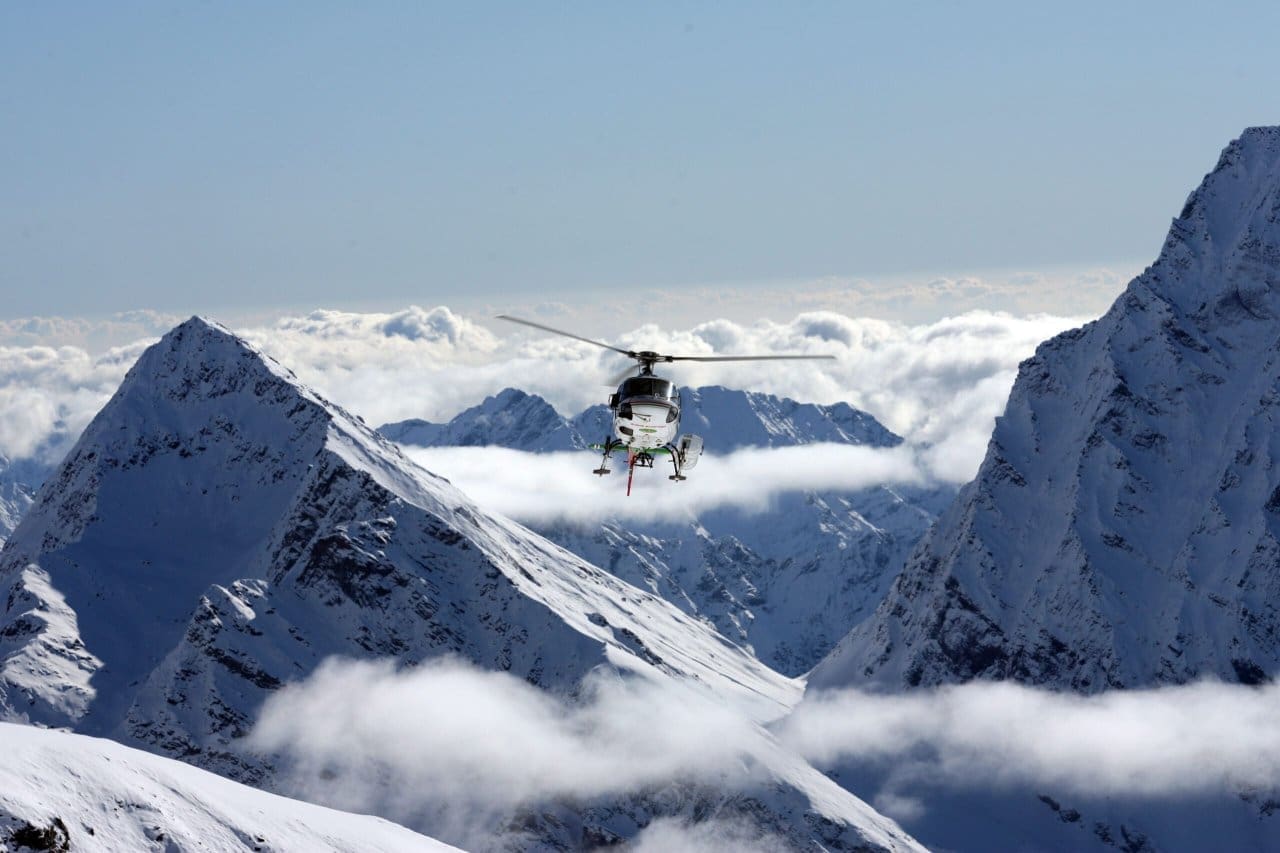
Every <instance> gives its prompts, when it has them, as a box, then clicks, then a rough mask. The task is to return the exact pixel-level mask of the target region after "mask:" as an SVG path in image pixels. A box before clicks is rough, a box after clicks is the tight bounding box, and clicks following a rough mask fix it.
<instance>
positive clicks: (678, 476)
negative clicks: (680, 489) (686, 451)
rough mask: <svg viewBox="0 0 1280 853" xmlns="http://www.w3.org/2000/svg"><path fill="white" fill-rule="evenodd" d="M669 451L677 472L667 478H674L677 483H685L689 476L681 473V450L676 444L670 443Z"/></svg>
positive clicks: (672, 464) (672, 465)
mask: <svg viewBox="0 0 1280 853" xmlns="http://www.w3.org/2000/svg"><path fill="white" fill-rule="evenodd" d="M667 451H668V455H669V456H670V457H671V467H672V468H674V469H675V473H674V474H671V475H669V476H668V477H667V479H668V480H673V481H675V482H677V483H683V482H684V481H685V480H687V479H689V478H688V477H686V476H685V475H684V474H682V473H680V450H679V448H677V447H676V446H675V445H674V444H668V445H667Z"/></svg>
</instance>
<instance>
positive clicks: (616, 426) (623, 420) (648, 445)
mask: <svg viewBox="0 0 1280 853" xmlns="http://www.w3.org/2000/svg"><path fill="white" fill-rule="evenodd" d="M671 411H672V408H671V406H670V405H667V404H663V403H658V402H653V403H649V402H638V401H637V402H632V403H630V404H628V405H627V407H626V408H623V407H621V406H620V407H619V408H618V410H617V411H616V412H615V413H614V416H613V431H614V434H615V435H617V437H618V440H619V441H621V442H622V443H623V444H625V445H627V447H634V448H636V449H637V450H653V449H654V448H658V447H666V446H667V445H668V444H670V443H671V442H673V441H675V440H676V433H677V432H679V430H680V417H679V410H678V409H677V410H676V419H675V420H674V421H668V420H667V419H668V418H669V417H670V415H671ZM624 413H625V414H626V415H628V417H624V416H623V414H624Z"/></svg>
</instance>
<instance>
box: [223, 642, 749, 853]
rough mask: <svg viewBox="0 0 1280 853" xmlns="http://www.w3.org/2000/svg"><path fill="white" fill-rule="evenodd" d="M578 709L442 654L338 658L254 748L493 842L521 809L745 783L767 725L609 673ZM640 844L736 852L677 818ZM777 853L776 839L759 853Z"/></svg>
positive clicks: (367, 806)
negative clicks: (390, 659) (677, 786)
mask: <svg viewBox="0 0 1280 853" xmlns="http://www.w3.org/2000/svg"><path fill="white" fill-rule="evenodd" d="M583 695H584V699H583V701H581V702H579V703H576V704H571V703H567V702H566V701H564V700H562V699H559V698H556V697H554V696H551V695H550V694H547V693H545V692H544V691H541V690H539V689H537V688H535V687H532V686H530V685H529V684H527V683H525V682H524V681H522V680H520V679H518V678H514V677H512V676H510V675H507V674H505V673H499V672H485V671H483V670H479V669H476V668H474V667H471V666H469V665H466V664H463V663H460V662H457V661H453V660H441V661H436V662H433V663H429V664H425V665H423V666H420V667H418V668H416V669H412V670H401V671H397V670H396V669H395V668H394V666H393V665H392V664H391V663H370V662H354V661H339V660H330V661H328V662H326V663H325V664H323V665H321V667H320V668H319V669H318V670H317V671H316V672H315V673H314V674H313V675H312V676H311V677H310V678H309V679H308V680H307V681H305V682H303V683H300V684H296V685H293V686H290V687H286V688H284V689H283V690H281V691H280V692H278V693H277V694H275V695H273V696H272V697H271V698H270V699H268V701H267V703H266V705H265V706H264V708H263V710H262V713H261V717H260V720H259V722H258V724H257V726H256V727H255V728H254V730H253V732H252V734H251V735H250V737H249V739H248V741H247V744H248V745H249V746H250V747H251V748H254V749H258V750H264V751H268V752H272V753H278V754H281V755H283V756H284V758H285V762H286V767H287V768H288V780H287V782H286V784H287V786H288V788H289V790H290V792H291V793H293V794H295V795H298V796H301V797H303V798H304V799H308V800H311V801H315V802H322V803H326V804H329V805H334V806H338V807H341V808H344V809H347V810H355V811H359V812H372V813H377V814H381V815H383V816H385V817H390V818H391V819H393V820H396V821H398V822H403V823H405V824H407V825H410V826H414V827H418V828H421V829H424V830H427V831H429V832H430V833H431V834H434V835H437V836H439V837H443V838H447V839H450V840H451V841H452V843H461V844H463V845H464V846H465V847H468V848H470V847H473V846H476V847H485V848H487V846H488V842H490V841H492V838H491V837H489V836H490V835H491V834H492V833H494V832H495V828H496V827H499V826H500V825H501V824H502V823H503V821H504V819H509V818H510V817H511V816H512V814H513V812H514V811H515V810H517V809H518V808H519V807H520V806H521V805H527V804H534V803H541V804H544V805H545V804H551V803H554V802H556V801H561V800H565V799H571V800H578V801H586V800H591V799H593V798H597V797H608V796H613V795H621V794H627V793H632V792H638V791H641V790H643V789H647V788H651V787H653V786H659V787H661V786H665V785H667V784H670V783H673V782H676V781H680V782H683V783H690V782H692V783H703V784H706V785H709V786H711V787H712V788H714V789H716V790H721V789H732V788H733V786H734V785H736V784H739V783H746V782H748V781H749V780H751V779H752V778H753V774H754V772H755V771H753V770H752V769H751V768H752V766H753V765H752V764H751V763H750V762H747V761H745V759H746V758H747V757H748V756H750V755H752V754H759V753H760V752H761V750H763V749H768V748H771V747H770V746H769V744H768V740H767V738H766V736H765V735H764V733H763V731H762V730H761V729H759V728H758V727H757V726H755V725H754V724H752V723H751V722H750V721H749V720H748V719H747V718H746V717H745V716H742V715H740V714H738V713H737V712H736V711H734V710H733V709H732V708H729V707H726V706H724V705H722V704H718V703H716V702H714V701H712V700H711V699H709V698H708V696H707V695H706V694H705V693H704V692H703V691H701V690H697V689H694V688H692V687H688V688H686V687H683V686H681V685H678V684H667V685H657V684H653V683H650V682H647V681H635V680H629V681H623V680H618V679H616V678H610V677H600V678H597V679H595V680H592V681H589V682H588V683H587V685H586V686H585V690H584V694H583ZM652 833H653V834H652V835H650V836H647V837H646V838H642V841H643V842H644V845H645V846H642V847H641V849H652V850H657V849H676V848H671V847H664V846H663V845H664V844H665V843H668V842H670V840H671V839H673V838H678V839H683V840H686V841H688V843H687V844H685V845H684V846H683V847H681V848H678V849H703V850H707V851H714V850H718V849H723V848H721V847H716V846H714V845H712V844H711V843H710V840H709V839H708V840H706V841H707V843H702V841H700V840H699V839H698V835H700V831H697V830H692V829H689V828H686V827H684V826H682V825H681V824H680V823H679V822H678V821H664V822H662V823H660V824H659V825H657V826H655V827H652ZM754 849H760V850H765V849H769V846H768V845H767V844H766V843H762V844H760V845H759V846H758V847H757V848H754Z"/></svg>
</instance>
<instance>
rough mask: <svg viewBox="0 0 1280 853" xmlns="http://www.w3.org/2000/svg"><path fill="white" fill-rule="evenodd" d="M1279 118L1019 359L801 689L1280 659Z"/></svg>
mask: <svg viewBox="0 0 1280 853" xmlns="http://www.w3.org/2000/svg"><path fill="white" fill-rule="evenodd" d="M1278 322H1280V128H1274V127H1264V128H1252V129H1250V130H1247V131H1246V132H1245V133H1244V134H1243V135H1242V136H1241V137H1240V138H1239V139H1238V140H1236V141H1234V142H1232V143H1231V144H1230V145H1229V146H1228V147H1227V148H1226V150H1225V151H1224V152H1223V154H1222V158H1221V160H1220V161H1219V163H1218V165H1217V167H1216V168H1215V169H1214V170H1213V171H1212V172H1211V173H1210V174H1209V175H1207V176H1206V177H1205V179H1204V181H1203V183H1202V184H1201V185H1200V187H1199V188H1198V189H1196V190H1195V192H1193V193H1192V194H1191V196H1190V197H1189V198H1188V200H1187V203H1186V206H1185V207H1184V208H1183V210H1182V212H1181V214H1180V215H1179V216H1178V218H1177V219H1175V220H1174V222H1173V225H1172V227H1171V228H1170V231H1169V235H1168V238H1167V239H1166V241H1165V244H1164V247H1163V250H1162V251H1161V253H1160V257H1159V258H1158V259H1157V261H1156V262H1155V263H1154V264H1153V265H1152V266H1151V267H1149V268H1148V269H1147V270H1146V271H1145V272H1144V273H1143V274H1142V275H1140V276H1139V277H1138V278H1136V279H1134V280H1133V282H1131V283H1130V285H1129V286H1128V288H1127V289H1126V290H1125V292H1124V294H1123V295H1122V296H1121V297H1120V298H1119V299H1118V300H1117V301H1116V303H1115V304H1114V305H1113V306H1112V307H1111V310H1110V311H1108V312H1107V314H1106V315H1105V316H1104V317H1102V318H1101V319H1100V320H1098V321H1096V322H1094V323H1090V324H1089V325H1087V326H1085V327H1084V328H1082V329H1077V330H1075V331H1071V332H1067V333H1064V334H1062V335H1059V336H1058V337H1056V338H1054V339H1052V340H1050V341H1048V342H1046V343H1044V344H1043V345H1041V346H1040V347H1039V349H1038V350H1037V351H1036V354H1035V356H1034V357H1033V358H1031V359H1028V360H1027V361H1026V362H1024V363H1023V364H1022V366H1021V369H1020V371H1019V375H1018V379H1017V382H1016V384H1015V386H1014V389H1013V392H1012V395H1011V397H1010V400H1009V403H1008V407H1007V409H1006V411H1005V414H1004V416H1003V417H1002V418H1000V419H999V421H998V422H997V425H996V430H995V434H994V435H993V436H992V439H991V442H990V445H989V447H988V450H987V456H986V459H985V461H984V462H983V465H982V468H981V471H980V472H979V474H978V477H977V478H976V479H975V480H974V481H973V482H972V483H970V484H969V485H968V486H966V487H965V488H964V489H963V490H962V492H961V494H960V496H959V498H958V499H957V501H956V502H955V503H954V504H953V505H952V507H951V509H950V510H949V511H948V512H947V513H946V514H945V515H944V516H943V518H942V519H941V520H940V522H939V523H938V525H937V526H935V527H934V529H933V530H932V531H931V533H930V534H929V536H928V537H926V539H925V540H924V542H923V543H922V544H921V546H920V547H919V548H918V549H917V550H916V551H915V553H914V555H913V557H912V558H911V559H910V560H909V561H908V564H907V566H906V568H905V570H904V571H903V573H902V574H901V576H900V577H899V579H898V580H897V582H896V583H895V584H894V586H893V588H892V590H891V591H890V594H889V596H888V597H887V598H886V600H885V601H884V602H883V604H882V605H881V606H880V608H879V609H878V610H877V612H876V613H875V615H874V616H873V617H872V618H871V619H869V620H867V621H866V622H864V623H862V624H861V625H860V626H858V627H857V628H856V629H854V631H853V633H852V634H850V635H849V637H847V638H846V639H845V640H844V641H843V642H842V643H841V645H840V646H839V647H838V648H837V649H836V651H835V652H833V654H832V655H831V656H830V657H829V658H828V659H827V660H826V662H824V663H823V664H821V665H820V666H819V667H818V668H817V670H816V671H815V672H814V674H813V677H812V680H811V684H813V685H818V686H824V687H830V686H840V685H846V684H858V683H865V682H874V683H877V684H881V685H886V686H908V685H916V684H936V683H939V682H949V681H963V680H967V679H971V678H1012V679H1017V680H1020V681H1026V682H1030V683H1035V684H1041V685H1051V686H1056V687H1065V688H1072V689H1076V690H1081V691H1098V690H1103V689H1105V688H1108V687H1133V686H1139V685H1149V684H1158V683H1183V682H1187V681H1191V680H1194V679H1196V678H1198V677H1216V678H1221V679H1225V680H1228V681H1240V682H1245V683H1254V682H1258V681H1261V680H1263V679H1265V678H1268V677H1271V676H1274V675H1275V674H1277V673H1278V672H1280V572H1277V565H1280V464H1277V462H1278V461H1280V445H1278V444H1277V436H1280V344H1277V333H1276V332H1277V328H1278V326H1277V323H1278Z"/></svg>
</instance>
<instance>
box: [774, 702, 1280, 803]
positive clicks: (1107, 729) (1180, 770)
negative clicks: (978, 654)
mask: <svg viewBox="0 0 1280 853" xmlns="http://www.w3.org/2000/svg"><path fill="white" fill-rule="evenodd" d="M1277 707H1280V686H1277V685H1269V686H1265V687H1261V688H1256V687H1244V686H1240V685H1229V684H1221V683H1217V682H1203V683H1198V684H1191V685H1185V686H1177V687H1162V688H1156V689H1150V690H1123V691H1111V692H1108V693H1103V694H1100V695H1096V696H1079V695H1075V694H1071V693H1054V692H1049V691H1044V690H1036V689H1033V688H1029V687H1023V686H1019V685H1016V684H1008V683H999V684H992V683H971V684H966V685H962V686H958V687H945V688H940V689H938V690H936V691H927V692H924V691H922V692H916V693H911V694H906V695H877V694H868V693H860V692H857V691H838V692H830V693H822V694H817V695H814V696H809V697H806V699H805V700H804V702H802V703H801V704H800V706H799V707H798V708H797V709H796V710H795V712H794V713H793V714H792V715H791V716H790V717H788V718H787V719H786V720H785V721H784V722H783V723H782V724H781V725H780V727H779V728H778V731H777V734H778V736H779V738H780V739H781V740H782V741H783V742H784V743H786V744H787V745H789V746H790V747H792V748H793V749H795V750H796V751H797V752H799V753H800V754H801V755H803V756H804V757H806V758H807V759H809V760H811V761H812V762H814V763H815V764H817V765H818V766H820V767H826V766H832V765H836V764H839V763H841V762H846V761H848V762H854V763H857V762H872V763H879V764H883V765H895V764H897V765H902V766H901V767H900V768H899V771H900V772H899V774H898V775H899V776H900V777H903V776H906V777H910V778H915V779H927V780H931V781H932V782H933V783H935V784H943V785H949V786H952V787H959V788H964V787H993V786H1006V785H1024V784H1031V785H1043V786H1054V787H1055V788H1058V789H1062V790H1066V791H1070V792H1072V793H1078V794H1085V795H1089V796H1136V797H1164V796H1175V795H1176V796H1180V795H1186V794H1192V795H1194V794H1214V793H1223V794H1230V793H1233V792H1234V791H1237V790H1246V789H1254V788H1261V787H1275V786H1280V715H1277V714H1276V708H1277Z"/></svg>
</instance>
